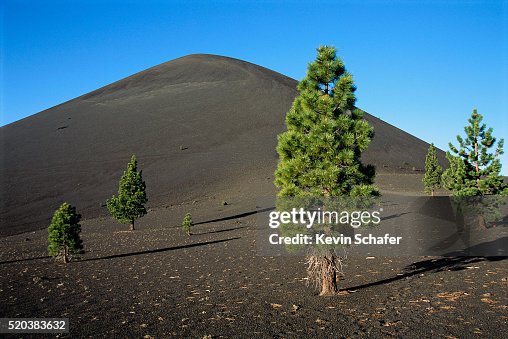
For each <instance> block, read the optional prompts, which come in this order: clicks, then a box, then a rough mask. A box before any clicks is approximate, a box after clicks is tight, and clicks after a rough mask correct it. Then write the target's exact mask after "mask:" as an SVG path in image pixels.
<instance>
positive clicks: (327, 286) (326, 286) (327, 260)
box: [319, 254, 339, 296]
mask: <svg viewBox="0 0 508 339" xmlns="http://www.w3.org/2000/svg"><path fill="white" fill-rule="evenodd" d="M319 260H322V261H323V263H322V265H323V266H325V267H327V269H325V270H322V271H321V292H320V293H319V295H320V296H327V295H335V294H337V292H338V291H339V289H338V287H337V272H336V271H335V267H334V266H335V260H336V257H335V256H334V255H333V254H332V255H330V256H324V257H321V258H319Z"/></svg>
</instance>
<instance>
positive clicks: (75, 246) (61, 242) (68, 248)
mask: <svg viewBox="0 0 508 339" xmlns="http://www.w3.org/2000/svg"><path fill="white" fill-rule="evenodd" d="M80 219H81V215H79V214H77V213H76V208H75V207H74V206H71V205H69V204H68V203H66V202H64V203H63V204H62V205H61V206H60V208H58V209H57V210H56V211H55V214H54V215H53V218H52V220H51V224H50V225H49V228H48V243H49V245H48V253H49V255H50V256H53V257H59V256H61V257H62V259H63V262H64V263H68V262H69V261H70V259H71V257H72V256H73V255H74V254H76V253H78V252H79V250H81V249H83V242H82V241H81V238H80V236H79V234H80V232H81V225H80V224H79V220H80Z"/></svg>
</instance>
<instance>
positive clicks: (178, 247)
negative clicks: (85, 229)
mask: <svg viewBox="0 0 508 339" xmlns="http://www.w3.org/2000/svg"><path fill="white" fill-rule="evenodd" d="M236 239H240V237H234V238H228V239H221V240H213V241H206V242H200V243H196V244H187V245H180V246H173V247H166V248H157V249H154V250H146V251H139V252H130V253H120V254H113V255H108V256H105V257H100V258H90V259H83V260H79V261H80V262H82V261H96V260H107V259H115V258H125V257H132V256H136V255H143V254H153V253H160V252H167V251H174V250H179V249H183V248H192V247H198V246H205V245H211V244H218V243H221V242H226V241H231V240H236Z"/></svg>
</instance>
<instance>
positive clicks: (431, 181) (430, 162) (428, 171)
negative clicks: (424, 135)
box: [423, 144, 443, 196]
mask: <svg viewBox="0 0 508 339" xmlns="http://www.w3.org/2000/svg"><path fill="white" fill-rule="evenodd" d="M442 174H443V169H442V167H441V165H439V161H438V160H437V152H436V148H435V147H434V144H430V146H429V150H428V151H427V156H426V157H425V176H424V177H423V186H424V191H425V193H427V194H432V196H434V193H435V191H436V189H439V188H441V175H442Z"/></svg>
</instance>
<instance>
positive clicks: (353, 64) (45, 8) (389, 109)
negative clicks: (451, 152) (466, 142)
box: [0, 0, 508, 175]
mask: <svg viewBox="0 0 508 339" xmlns="http://www.w3.org/2000/svg"><path fill="white" fill-rule="evenodd" d="M0 3H1V8H2V13H1V15H2V34H1V46H2V49H1V54H0V59H1V79H0V80H1V82H0V83H1V86H2V88H1V102H0V112H1V117H0V125H5V124H7V123H10V122H13V121H16V120H19V119H21V118H24V117H26V116H29V115H32V114H34V113H37V112H39V111H42V110H44V109H46V108H49V107H52V106H54V105H57V104H59V103H62V102H64V101H67V100H69V99H72V98H74V97H76V96H79V95H81V94H84V93H87V92H89V91H92V90H94V89H96V88H98V87H100V86H104V85H107V84H109V83H111V82H113V81H116V80H119V79H121V78H124V77H126V76H128V75H131V74H133V73H136V72H139V71H142V70H144V69H146V68H149V67H151V66H154V65H156V64H159V63H162V62H166V61H168V60H171V59H174V58H177V57H181V56H184V55H187V54H191V53H211V54H219V55H225V56H230V57H234V58H239V59H243V60H246V61H250V62H253V63H255V64H258V65H261V66H264V67H267V68H270V69H272V70H275V71H277V72H280V73H283V74H285V75H288V76H290V77H293V78H295V79H297V80H300V79H301V78H303V77H304V75H305V71H306V66H307V63H308V62H310V61H312V59H313V58H314V57H315V48H316V47H317V46H319V45H320V44H329V45H334V46H335V47H337V48H338V49H339V55H340V56H341V57H342V58H343V60H344V62H345V64H346V67H347V69H348V70H349V71H350V72H351V73H353V75H354V77H355V82H356V85H357V87H358V91H357V97H358V101H357V105H358V107H360V108H362V109H364V110H366V111H367V112H369V113H371V114H373V115H375V116H377V117H379V118H381V119H383V120H385V121H387V122H389V123H391V124H393V125H395V126H397V127H399V128H401V129H403V130H405V131H407V132H409V133H411V134H413V135H415V136H417V137H419V138H421V139H423V140H425V141H427V142H434V143H435V144H436V145H437V146H438V147H440V148H441V149H444V150H447V149H448V146H447V144H448V142H449V141H452V140H453V141H455V135H457V134H459V133H460V134H463V127H464V125H465V124H466V123H467V118H468V116H469V115H470V114H471V111H472V109H473V108H477V109H478V111H479V112H480V113H481V114H483V115H484V120H485V122H486V123H487V124H488V125H489V126H492V127H494V135H495V136H497V137H504V138H507V137H508V133H507V130H508V128H507V126H508V1H501V0H500V1H250V2H246V1H243V2H242V1H210V0H208V1H206V0H205V1H178V2H177V1H128V0H123V1H76V0H74V1H39V2H36V1H26V0H25V1H24V0H17V1H15V0H3V1H1V2H0ZM507 143H508V140H507ZM505 149H506V150H507V151H508V144H507V146H506V147H505ZM502 162H503V166H504V168H503V173H504V174H505V175H507V174H508V155H504V156H503V160H502Z"/></svg>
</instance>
